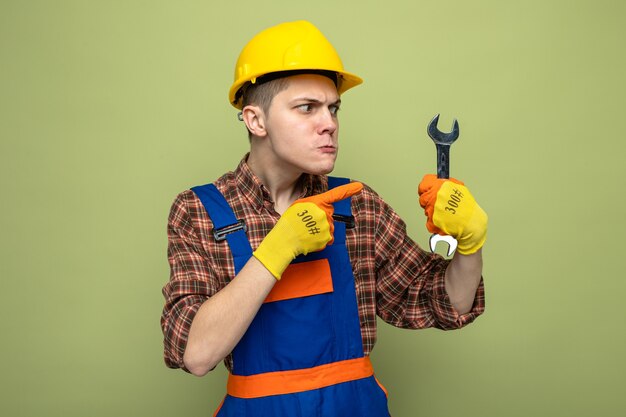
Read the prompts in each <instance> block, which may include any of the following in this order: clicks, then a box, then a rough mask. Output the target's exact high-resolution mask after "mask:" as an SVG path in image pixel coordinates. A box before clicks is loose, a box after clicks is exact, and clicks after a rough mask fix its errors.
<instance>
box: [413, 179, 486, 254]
mask: <svg viewBox="0 0 626 417" xmlns="http://www.w3.org/2000/svg"><path fill="white" fill-rule="evenodd" d="M418 193H419V196H420V198H419V201H420V206H422V208H424V212H425V213H426V217H427V220H426V228H427V229H428V231H429V232H431V233H438V234H440V235H450V236H452V237H454V238H455V239H456V240H457V242H458V247H457V251H458V252H459V253H461V254H463V255H470V254H472V253H474V252H476V251H478V249H480V248H481V247H482V246H483V244H484V243H485V240H486V239H487V221H488V219H487V214H486V213H485V212H484V211H483V209H482V208H481V207H480V206H479V205H478V204H477V203H476V200H474V197H473V196H472V194H471V193H470V192H469V190H468V189H467V187H465V185H464V184H463V183H462V182H461V181H458V180H456V179H454V178H450V179H445V178H437V176H436V175H433V174H428V175H426V176H424V178H423V179H422V182H421V183H420V185H419V188H418Z"/></svg>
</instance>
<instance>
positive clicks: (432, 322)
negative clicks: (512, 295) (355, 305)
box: [375, 200, 485, 330]
mask: <svg viewBox="0 0 626 417" xmlns="http://www.w3.org/2000/svg"><path fill="white" fill-rule="evenodd" d="M377 213H379V216H380V218H379V219H378V220H377V222H376V224H377V225H379V227H378V228H377V230H376V239H375V248H376V250H375V253H376V266H377V281H376V293H377V297H376V304H377V313H378V315H379V316H380V317H381V318H382V319H383V320H384V321H386V322H387V323H389V324H391V325H393V326H396V327H402V328H409V329H421V328H428V327H436V328H440V329H444V330H451V329H458V328H461V327H463V326H465V325H467V324H469V323H471V322H472V321H473V320H474V319H475V318H476V317H478V316H479V315H480V314H482V312H483V311H484V306H485V298H484V287H483V283H482V280H481V283H480V286H479V288H478V290H477V292H476V296H475V299H474V305H473V307H472V310H471V311H470V312H468V313H466V314H463V315H459V314H458V313H457V312H456V310H455V309H454V307H452V304H451V302H450V299H449V297H448V294H447V292H446V289H445V280H444V277H445V271H446V268H447V267H448V264H449V261H448V260H446V259H444V258H443V257H441V256H440V255H437V254H433V253H430V252H426V251H424V250H422V249H421V248H420V247H419V246H418V245H417V244H416V243H415V242H414V241H413V240H412V239H411V238H410V237H409V236H408V235H407V233H406V225H405V223H404V221H403V220H402V219H400V217H399V216H398V215H397V214H396V213H395V212H394V210H393V209H392V208H391V207H389V206H388V205H387V204H386V203H384V202H383V201H382V200H381V201H380V208H379V210H377Z"/></svg>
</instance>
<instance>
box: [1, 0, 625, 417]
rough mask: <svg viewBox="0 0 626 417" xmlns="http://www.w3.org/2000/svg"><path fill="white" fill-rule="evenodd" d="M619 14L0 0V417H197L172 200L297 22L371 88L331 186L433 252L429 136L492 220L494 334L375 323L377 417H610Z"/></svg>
mask: <svg viewBox="0 0 626 417" xmlns="http://www.w3.org/2000/svg"><path fill="white" fill-rule="evenodd" d="M625 12H626V6H624V3H623V2H619V1H606V0H594V1H582V0H576V1H565V0H559V1H546V0H544V1H538V0H530V1H529V0H527V1H518V2H505V1H495V0H494V1H483V0H475V1H436V2H435V1H428V2H426V1H418V0H403V1H398V0H388V1H384V2H383V1H380V2H375V1H364V0H360V1H336V0H335V1H317V2H295V1H282V0H281V1H271V2H267V3H262V2H258V1H257V2H253V1H245V0H240V1H236V2H235V1H211V2H209V1H171V2H165V1H122V0H119V1H99V2H97V1H86V0H85V1H78V0H77V1H27V0H24V1H18V0H15V1H8V0H1V1H0V77H1V80H0V119H1V120H0V139H1V142H0V184H1V187H2V188H1V191H2V194H1V195H2V197H1V199H0V201H1V203H0V208H1V216H0V222H1V223H0V226H1V232H0V245H1V246H0V249H1V251H0V253H1V256H2V260H1V262H0V274H1V280H2V281H1V282H2V287H1V289H0V309H1V310H0V320H1V329H2V330H1V342H0V357H1V358H2V359H1V360H2V368H1V371H0V381H1V384H2V387H1V388H2V389H1V390H0V392H1V399H2V400H1V401H0V414H1V415H3V416H63V417H68V416H151V417H157V416H172V415H177V416H203V415H204V416H208V415H211V414H212V411H213V409H214V408H215V406H216V405H217V403H218V402H219V400H220V399H221V397H222V396H223V394H224V376H225V371H224V368H223V366H220V367H218V369H217V370H216V371H215V372H214V373H213V374H210V375H208V376H206V377H204V378H196V377H193V376H190V375H188V374H185V373H184V372H182V371H180V370H176V371H174V370H169V369H167V368H166V367H165V366H164V365H163V360H162V336H161V331H160V328H159V318H160V313H161V308H162V304H163V299H162V296H161V293H160V291H161V287H162V286H163V284H165V282H166V281H167V279H168V265H167V262H166V253H165V251H166V235H165V224H166V218H167V214H168V211H169V207H170V204H171V202H172V200H173V199H174V197H175V195H176V194H177V193H178V192H180V191H182V190H184V189H186V188H188V187H190V186H192V185H196V184H200V183H204V182H209V181H211V180H213V179H215V178H216V177H217V176H219V175H220V174H222V173H223V172H224V171H226V170H230V169H233V168H234V167H235V166H236V164H237V163H238V162H239V159H240V158H241V156H242V155H243V154H244V152H245V151H246V149H247V145H248V144H247V139H246V137H245V133H244V128H243V127H242V125H241V124H240V123H239V122H238V121H237V120H236V116H235V111H234V110H233V109H232V108H230V107H229V105H228V103H227V99H226V97H227V96H226V94H227V90H228V87H229V86H230V83H231V81H232V69H233V66H234V62H235V60H236V58H237V55H238V53H239V51H240V49H241V47H242V46H243V45H244V43H245V42H246V41H247V40H248V39H249V38H250V37H251V36H252V35H254V34H255V33H256V32H258V31H260V30H261V29H264V28H265V27H268V26H272V25H274V24H276V23H279V22H281V21H287V20H296V19H307V20H310V21H312V22H313V23H314V24H316V25H317V26H318V27H319V28H320V29H321V30H322V31H323V32H324V33H325V34H326V36H327V37H328V38H329V39H330V40H331V42H332V43H333V44H334V45H335V47H336V48H337V50H338V51H339V53H340V55H341V56H342V59H343V61H344V64H345V66H346V68H347V69H348V70H350V71H353V72H355V73H356V74H359V75H360V76H362V77H363V78H364V79H365V83H364V84H363V85H362V86H361V87H358V88H356V89H354V90H352V91H350V92H348V93H347V94H345V96H344V97H343V101H344V105H343V108H342V112H341V120H342V128H341V129H342V134H341V144H342V150H341V155H340V157H339V161H338V164H337V168H336V171H335V173H336V174H338V175H344V176H350V177H352V178H356V179H360V180H362V181H364V182H366V183H368V184H370V185H371V186H372V187H374V188H375V189H376V190H377V191H378V192H379V193H380V194H381V195H382V196H383V197H384V198H385V199H386V200H387V201H388V202H389V203H390V204H391V205H392V206H393V207H395V208H396V210H397V211H398V212H399V213H400V214H401V215H402V216H403V218H404V219H405V220H406V221H407V223H408V227H409V231H410V233H411V235H412V236H413V237H414V238H415V239H416V241H417V242H418V243H419V244H421V245H425V244H426V243H427V239H428V233H427V232H426V230H425V227H424V217H423V213H422V212H421V209H420V208H419V206H418V204H417V197H416V191H415V190H416V187H417V184H418V182H419V180H420V178H421V177H422V175H424V174H425V173H427V172H432V171H433V170H434V169H435V148H434V146H433V144H432V143H431V141H430V139H429V138H428V137H427V135H426V132H425V128H426V124H427V123H428V121H429V120H430V119H431V118H432V116H433V115H434V114H435V113H438V112H440V113H441V114H442V119H441V123H440V126H441V128H442V129H443V130H447V129H449V126H450V124H451V122H452V119H453V118H454V117H456V118H458V120H459V122H460V126H461V136H460V138H459V140H458V142H457V143H456V144H455V145H454V146H453V147H452V170H451V171H452V175H454V176H455V177H457V178H460V179H462V180H464V181H465V182H466V183H467V184H468V185H469V186H470V188H471V189H472V191H473V193H474V195H475V196H476V198H477V199H478V201H479V202H480V204H481V205H482V206H483V207H484V208H485V209H486V211H487V212H488V213H489V215H490V231H489V239H488V241H487V245H486V247H485V250H484V257H485V281H486V288H487V304H488V306H487V312H486V313H485V314H484V316H482V317H481V318H479V319H478V320H477V321H476V322H475V323H474V324H473V325H471V326H469V327H467V328H465V329H463V330H461V331H457V332H447V333H446V332H440V331H436V330H425V331H420V332H410V331H402V330H398V329H395V328H392V327H391V326H388V325H386V324H383V323H381V324H380V327H379V330H380V340H379V343H378V345H377V347H376V349H375V351H374V354H373V359H374V362H375V367H376V369H377V374H378V376H379V378H380V379H381V381H382V382H383V383H384V384H385V385H386V386H387V388H388V389H389V391H390V407H391V411H392V414H393V415H394V417H402V416H405V417H412V416H429V417H438V416H441V417H448V416H453V415H462V416H465V417H486V416H494V417H501V416H507V417H513V416H569V417H571V416H591V415H598V416H617V415H622V414H621V413H623V411H624V409H625V408H626V401H625V399H624V398H625V397H624V394H623V392H624V387H625V386H626V384H625V382H626V381H625V375H626V360H625V359H624V352H625V351H626V337H625V332H624V330H625V327H626V309H625V308H624V306H623V305H621V304H620V302H622V301H623V299H624V294H625V293H626V284H625V283H624V282H625V280H624V273H623V262H622V261H619V258H620V257H621V256H624V248H625V245H624V243H623V241H622V239H623V236H624V234H625V232H626V230H625V221H624V214H625V210H624V204H625V203H626V199H625V197H624V196H625V193H624V185H625V181H624V178H625V174H626V168H625V165H626V164H625V163H624V162H625V158H624V146H623V145H622V143H623V139H622V138H623V136H624V135H623V134H622V133H621V132H620V130H621V129H622V127H623V126H622V124H623V123H622V121H623V116H624V111H625V110H626V105H625V98H624V97H626V94H625V93H626V91H625V90H626V88H625V87H626V82H625V81H624V77H625V74H626V55H625V52H624V50H625V48H624V39H626V25H624V18H625V17H626V13H625Z"/></svg>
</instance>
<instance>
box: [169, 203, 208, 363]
mask: <svg viewBox="0 0 626 417" xmlns="http://www.w3.org/2000/svg"><path fill="white" fill-rule="evenodd" d="M197 206H198V204H197V203H196V202H194V197H193V196H192V194H191V192H189V191H188V192H184V193H181V194H180V195H179V196H178V197H177V198H176V200H175V201H174V203H173V204H172V208H171V210H170V215H169V219H168V225H167V236H168V249H167V253H168V260H169V264H170V280H169V282H168V283H167V284H166V285H165V286H164V287H163V296H164V297H165V307H164V309H163V313H162V315H161V329H162V331H163V336H164V339H163V345H164V359H165V364H166V365H167V366H168V367H170V368H182V369H184V370H185V371H187V372H188V370H187V369H186V368H185V366H184V363H183V354H184V352H185V347H186V346H187V339H188V336H189V329H190V328H191V322H192V321H193V318H194V316H195V315H196V313H197V311H198V309H199V308H200V306H201V305H202V303H203V302H204V301H206V300H207V299H208V298H209V297H210V296H212V295H213V294H215V293H216V292H217V288H216V287H217V280H216V278H215V277H214V276H213V273H212V271H214V270H215V269H214V268H212V267H211V264H210V261H209V260H210V257H209V256H208V255H207V253H206V251H205V249H204V248H203V246H202V242H201V239H200V237H199V236H198V233H196V230H195V229H194V227H193V224H194V222H193V220H192V217H193V216H197V215H198V212H199V209H201V207H197Z"/></svg>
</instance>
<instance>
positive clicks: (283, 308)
mask: <svg viewBox="0 0 626 417" xmlns="http://www.w3.org/2000/svg"><path fill="white" fill-rule="evenodd" d="M347 182H348V180H347V179H345V178H334V177H329V188H333V187H336V186H338V185H341V184H344V183H347ZM192 190H193V191H194V192H195V193H196V195H197V196H198V197H199V198H200V200H201V202H202V203H203V205H204V207H205V209H206V211H207V213H208V214H209V217H210V218H211V220H212V222H213V225H214V230H220V229H221V230H227V229H228V227H229V226H232V225H236V224H237V219H236V218H235V215H234V213H233V211H232V209H231V208H230V206H229V205H228V203H227V202H226V200H225V199H224V197H223V196H222V195H221V193H220V192H219V191H218V190H217V188H216V187H215V186H214V185H212V184H207V185H204V186H200V187H194V188H192ZM334 208H335V213H336V214H339V215H342V216H347V217H349V216H351V208H350V199H349V198H348V199H345V200H342V201H339V202H336V203H334ZM235 228H236V227H235ZM230 232H231V233H228V234H226V236H225V238H226V240H227V241H228V245H229V247H230V250H231V253H232V255H233V259H234V264H235V273H239V271H240V270H241V268H242V267H243V266H244V265H245V263H246V262H247V261H248V259H249V258H250V256H252V249H251V246H250V243H249V241H248V239H247V237H246V234H245V230H243V229H239V230H236V231H232V229H231V230H230ZM324 259H327V260H328V264H329V265H330V277H332V289H331V290H330V292H326V293H322V294H316V295H310V296H303V297H297V298H291V299H285V300H280V301H273V302H266V303H264V304H263V305H262V306H261V308H260V310H259V311H258V313H257V315H256V316H255V318H254V320H253V321H252V323H251V325H250V327H249V328H248V330H247V331H246V333H245V334H244V336H243V338H242V339H241V340H240V342H239V343H238V344H237V346H236V347H235V349H234V350H233V369H232V375H239V376H244V377H247V376H257V375H261V374H266V373H272V372H276V371H292V370H307V369H309V368H312V369H317V368H315V367H319V366H321V365H327V364H335V363H345V361H348V362H351V361H349V360H351V359H357V358H362V359H367V358H364V353H363V342H362V339H361V331H360V325H359V316H358V308H357V299H356V291H355V284H354V276H353V274H352V266H351V264H350V259H349V256H348V250H347V248H346V225H345V223H343V222H335V232H334V243H333V244H332V245H329V246H327V247H326V248H325V249H324V250H322V251H320V252H315V253H311V254H309V255H306V256H299V257H297V258H296V259H295V260H294V262H293V263H292V265H293V264H296V263H298V264H299V263H306V262H311V261H317V260H324ZM323 262H324V261H323ZM307 268H308V266H307ZM329 279H330V278H329ZM368 363H369V362H368ZM331 366H332V365H331ZM322 367H323V366H322ZM215 415H216V416H218V417H227V416H228V417H231V416H232V417H234V416H237V417H240V416H255V417H263V416H268V417H269V416H271V417H282V416H284V417H308V416H311V417H313V416H315V417H322V416H323V417H332V416H337V417H339V416H341V417H345V416H351V417H356V416H359V417H386V416H389V412H388V410H387V397H386V393H385V392H384V391H383V389H382V388H381V386H380V385H379V384H378V382H377V381H376V379H375V377H374V376H373V375H371V376H368V377H364V378H359V379H356V380H350V381H347V382H341V383H336V384H333V385H330V386H322V387H320V388H316V387H314V388H313V389H307V390H306V391H300V392H289V393H280V394H272V395H266V396H261V397H255V398H239V397H236V396H233V395H231V394H227V395H226V397H225V399H224V401H223V403H222V405H221V408H220V409H219V410H218V411H217V412H216V414H215Z"/></svg>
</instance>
